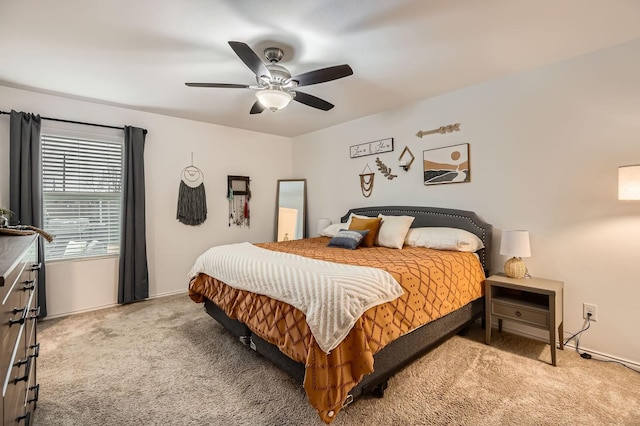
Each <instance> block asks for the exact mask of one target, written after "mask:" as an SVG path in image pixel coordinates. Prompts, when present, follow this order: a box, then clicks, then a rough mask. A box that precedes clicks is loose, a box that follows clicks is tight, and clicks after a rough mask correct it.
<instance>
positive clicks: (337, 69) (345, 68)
mask: <svg viewBox="0 0 640 426" xmlns="http://www.w3.org/2000/svg"><path fill="white" fill-rule="evenodd" d="M351 74H353V70H352V69H351V67H350V66H349V65H346V64H345V65H336V66H333V67H328V68H321V69H319V70H315V71H309V72H305V73H302V74H298V75H294V76H293V77H291V78H290V79H289V80H288V81H291V80H295V81H297V82H298V86H310V85H312V84H318V83H324V82H325V81H331V80H337V79H339V78H343V77H347V76H350V75H351Z"/></svg>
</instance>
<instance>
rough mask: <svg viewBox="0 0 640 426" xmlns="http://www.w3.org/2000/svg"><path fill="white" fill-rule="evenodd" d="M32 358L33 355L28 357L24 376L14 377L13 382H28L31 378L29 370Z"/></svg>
mask: <svg viewBox="0 0 640 426" xmlns="http://www.w3.org/2000/svg"><path fill="white" fill-rule="evenodd" d="M32 359H33V358H31V357H29V358H27V366H26V367H25V369H24V376H22V377H18V376H16V377H15V378H14V379H13V384H14V385H17V384H18V383H19V382H26V381H27V380H29V371H30V370H31V360H32Z"/></svg>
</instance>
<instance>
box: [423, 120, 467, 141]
mask: <svg viewBox="0 0 640 426" xmlns="http://www.w3.org/2000/svg"><path fill="white" fill-rule="evenodd" d="M459 131H460V123H455V124H449V125H448V126H440V127H438V128H437V129H433V130H420V131H418V133H416V136H417V137H419V138H421V137H423V136H427V135H434V134H436V133H442V134H445V133H451V132H459Z"/></svg>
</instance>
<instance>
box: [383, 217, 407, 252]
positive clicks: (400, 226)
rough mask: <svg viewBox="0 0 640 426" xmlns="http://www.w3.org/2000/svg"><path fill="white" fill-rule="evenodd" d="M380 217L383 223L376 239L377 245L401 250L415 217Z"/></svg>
mask: <svg viewBox="0 0 640 426" xmlns="http://www.w3.org/2000/svg"><path fill="white" fill-rule="evenodd" d="M378 217H380V218H382V223H381V224H380V230H379V231H378V236H377V237H376V245H377V246H382V247H389V248H397V249H401V248H402V245H403V244H404V238H405V237H406V236H407V232H408V231H409V228H410V227H411V224H412V223H413V220H414V219H415V217H413V216H385V215H383V214H379V215H378Z"/></svg>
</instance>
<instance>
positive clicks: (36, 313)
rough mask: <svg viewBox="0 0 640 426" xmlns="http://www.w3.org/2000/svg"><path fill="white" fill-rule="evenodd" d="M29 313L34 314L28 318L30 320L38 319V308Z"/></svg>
mask: <svg viewBox="0 0 640 426" xmlns="http://www.w3.org/2000/svg"><path fill="white" fill-rule="evenodd" d="M30 312H33V313H34V315H30V316H29V319H30V320H32V319H38V318H40V306H38V307H37V308H33V309H31V310H30Z"/></svg>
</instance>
